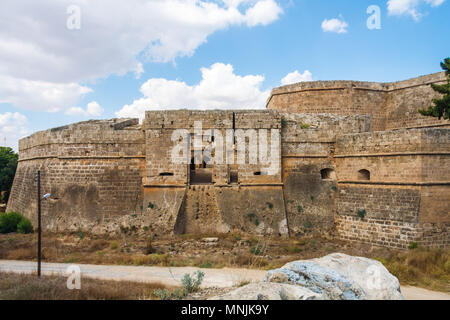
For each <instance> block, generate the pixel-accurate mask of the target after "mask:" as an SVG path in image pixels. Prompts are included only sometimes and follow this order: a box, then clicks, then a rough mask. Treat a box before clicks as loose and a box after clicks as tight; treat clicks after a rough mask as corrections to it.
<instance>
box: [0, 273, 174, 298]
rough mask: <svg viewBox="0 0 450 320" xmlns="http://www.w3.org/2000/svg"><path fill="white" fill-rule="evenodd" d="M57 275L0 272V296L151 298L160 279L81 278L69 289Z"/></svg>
mask: <svg viewBox="0 0 450 320" xmlns="http://www.w3.org/2000/svg"><path fill="white" fill-rule="evenodd" d="M66 281H67V278H65V277H60V276H42V277H41V278H40V279H39V278H37V276H36V275H24V274H13V273H0V300H142V299H145V300H149V299H151V300H153V299H157V297H156V296H155V295H154V291H155V290H158V289H160V290H162V289H167V287H166V286H164V285H162V284H160V283H137V282H128V281H105V280H97V279H89V278H82V279H81V289H80V290H69V289H67V286H66Z"/></svg>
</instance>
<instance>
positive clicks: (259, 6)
mask: <svg viewBox="0 0 450 320" xmlns="http://www.w3.org/2000/svg"><path fill="white" fill-rule="evenodd" d="M282 13H283V10H282V9H281V8H280V7H279V6H278V4H277V3H276V2H275V1H273V0H263V1H260V2H257V3H256V4H255V5H254V6H253V7H251V8H250V9H248V10H247V11H246V12H245V20H246V23H247V25H248V26H249V27H253V26H257V25H259V24H261V25H264V26H265V25H268V24H270V23H272V22H274V21H275V20H277V19H278V16H279V15H280V14H282Z"/></svg>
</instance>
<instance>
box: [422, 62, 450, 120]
mask: <svg viewBox="0 0 450 320" xmlns="http://www.w3.org/2000/svg"><path fill="white" fill-rule="evenodd" d="M441 68H442V70H444V71H445V75H446V76H447V83H446V84H442V85H439V84H434V83H432V84H431V87H432V88H433V90H434V91H436V92H439V93H441V94H442V95H443V96H442V98H441V99H433V105H432V106H430V107H429V108H428V109H423V110H419V112H420V114H421V115H424V116H428V117H436V118H439V119H441V118H444V119H450V58H446V59H444V61H443V62H441Z"/></svg>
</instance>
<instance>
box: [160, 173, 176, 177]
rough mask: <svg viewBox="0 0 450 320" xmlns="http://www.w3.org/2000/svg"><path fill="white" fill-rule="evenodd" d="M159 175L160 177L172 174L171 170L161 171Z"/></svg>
mask: <svg viewBox="0 0 450 320" xmlns="http://www.w3.org/2000/svg"><path fill="white" fill-rule="evenodd" d="M159 175H160V176H161V177H172V176H173V172H161V173H160V174H159Z"/></svg>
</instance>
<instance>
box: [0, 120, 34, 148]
mask: <svg viewBox="0 0 450 320" xmlns="http://www.w3.org/2000/svg"><path fill="white" fill-rule="evenodd" d="M27 123H28V120H27V117H25V116H24V115H23V114H21V113H18V112H6V113H0V145H1V146H6V147H11V148H13V149H14V150H16V151H18V148H17V142H18V140H19V139H20V138H23V137H24V136H26V135H27V134H28V133H29V132H28V129H27Z"/></svg>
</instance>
